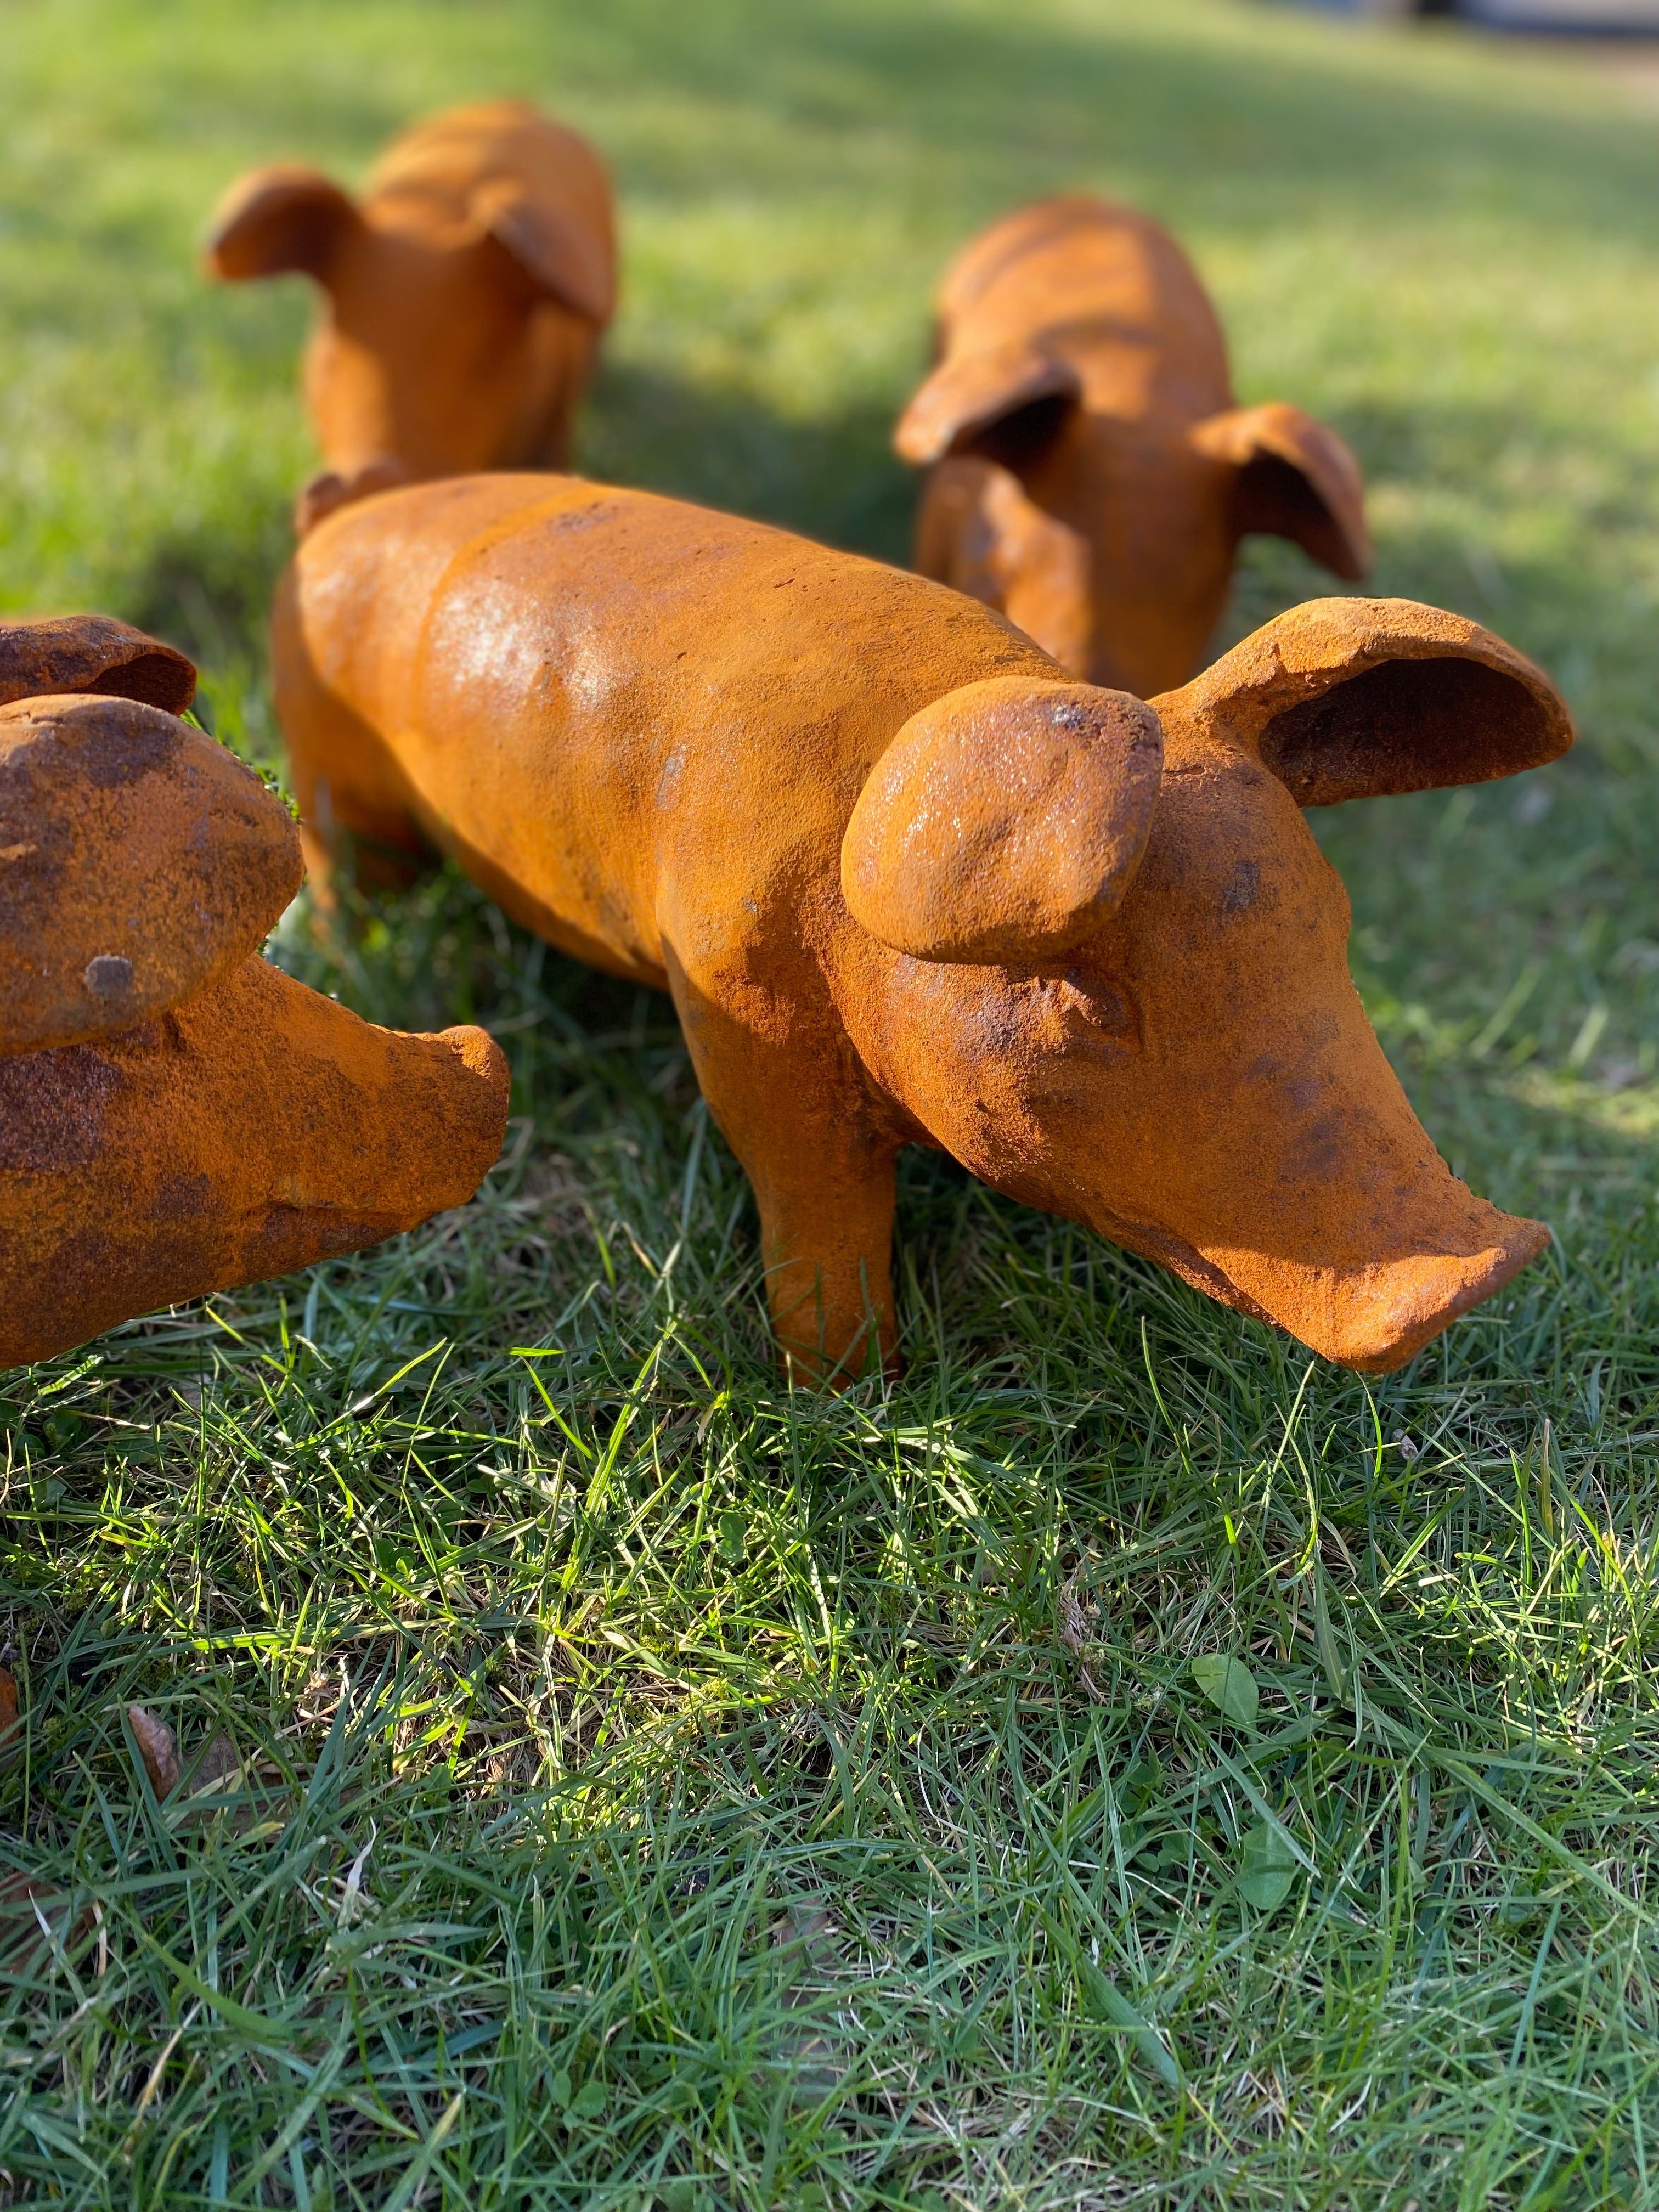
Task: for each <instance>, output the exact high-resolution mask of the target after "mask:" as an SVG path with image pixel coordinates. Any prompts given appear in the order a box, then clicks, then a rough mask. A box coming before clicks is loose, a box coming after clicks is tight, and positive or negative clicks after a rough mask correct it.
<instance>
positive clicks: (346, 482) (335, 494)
mask: <svg viewBox="0 0 1659 2212" xmlns="http://www.w3.org/2000/svg"><path fill="white" fill-rule="evenodd" d="M409 481H410V471H409V470H408V468H407V466H406V465H404V463H403V462H402V461H400V460H398V459H395V458H394V457H393V456H392V455H391V454H389V453H386V454H382V455H381V456H380V458H379V459H376V460H372V461H365V462H364V464H363V465H362V467H361V468H358V469H353V470H351V471H349V473H347V474H344V475H342V473H341V472H340V471H339V470H337V469H325V470H324V471H322V473H321V474H320V475H319V476H314V477H313V478H312V479H311V482H310V483H308V484H307V486H306V487H305V489H304V490H303V491H302V492H301V494H300V496H299V498H298V499H297V500H296V501H295V503H294V532H295V536H296V537H298V538H304V537H305V536H306V535H307V533H308V532H311V531H313V530H314V529H315V528H316V527H317V525H318V524H319V522H322V521H325V520H326V519H327V518H328V516H330V515H331V514H332V513H334V512H335V511H336V509H337V508H338V507H349V506H350V505H351V504H352V503H353V501H356V500H360V499H367V498H368V497H369V495H370V494H371V493H374V492H377V491H394V490H395V489H397V487H398V485H399V484H404V483H408V482H409Z"/></svg>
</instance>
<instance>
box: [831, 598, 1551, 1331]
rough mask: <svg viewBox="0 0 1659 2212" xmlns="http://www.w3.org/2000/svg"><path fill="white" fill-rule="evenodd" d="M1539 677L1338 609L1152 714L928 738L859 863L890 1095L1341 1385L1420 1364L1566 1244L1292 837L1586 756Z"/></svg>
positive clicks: (1067, 693) (866, 794) (864, 1008)
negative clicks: (1280, 1331)
mask: <svg viewBox="0 0 1659 2212" xmlns="http://www.w3.org/2000/svg"><path fill="white" fill-rule="evenodd" d="M1571 736H1572V732H1571V724H1570V722H1569V720H1568V718H1567V714H1566V711H1565V708H1564V707H1563V705H1562V703H1561V702H1560V700H1559V698H1558V696H1556V694H1555V692H1554V691H1553V690H1552V689H1551V687H1550V685H1549V684H1548V683H1547V681H1546V680H1545V678H1543V677H1542V676H1541V674H1540V673H1539V671H1537V670H1536V669H1535V668H1534V667H1533V666H1532V665H1530V663H1528V661H1526V660H1523V659H1522V658H1521V656H1520V655H1519V654H1518V653H1514V652H1512V651H1511V650H1510V648H1509V647H1507V646H1505V645H1504V644H1503V643H1502V641H1500V640H1498V639H1497V638H1495V637H1493V636H1492V635H1490V634H1489V633H1487V632H1486V631H1485V630H1482V629H1478V628H1477V627H1476V626H1475V625H1474V624H1473V623H1467V622H1464V621H1462V620H1461V619H1459V618H1458V617H1455V616H1451V615H1447V614H1442V613H1439V612H1437V611H1435V610H1433V609H1430V608H1425V607H1419V606H1415V605H1412V604H1411V603H1410V602H1408V601H1404V600H1388V599H1383V600H1375V599H1371V600H1367V599H1325V600H1316V601H1314V602H1312V603H1310V605H1306V606H1304V607H1300V608H1298V609H1297V610H1295V611H1293V612H1292V613H1291V614H1289V615H1286V616H1284V617H1280V618H1279V620H1278V621H1276V622H1274V623H1269V624H1268V625H1267V628H1266V629H1261V630H1259V631H1257V632H1256V634H1255V635H1254V636H1253V637H1251V638H1249V639H1248V640H1246V641H1245V642H1244V643H1243V645H1240V646H1238V647H1236V648H1235V649H1234V650H1233V651H1232V652H1231V653H1228V654H1227V655H1226V656H1225V659H1222V660H1220V661H1218V663H1217V664H1216V665H1215V666H1214V667H1212V668H1211V669H1210V670H1208V671H1206V674H1204V675H1203V676H1202V677H1200V678H1198V679H1197V680H1196V681H1194V683H1192V684H1188V685H1187V686H1186V688H1185V689H1184V690H1180V691H1176V692H1172V693H1169V694H1166V695H1165V696H1163V697H1161V698H1158V699H1157V700H1154V701H1153V702H1152V704H1151V705H1145V704H1142V703H1141V702H1139V701H1137V700H1134V699H1132V698H1129V697H1127V696H1124V695H1122V694H1121V693H1115V692H1109V691H1103V690H1095V689H1093V688H1091V687H1089V686H1086V685H1083V684H1068V683H1065V682H1062V681H1059V680H1056V681H1055V682H1054V683H1052V684H1043V683H1042V682H1037V683H1032V682H1031V681H1030V680H1029V679H1027V678H994V679H992V680H990V681H988V682H983V683H979V684H969V685H968V686H966V687H964V688H963V690H958V691H955V692H952V693H951V694H950V695H948V696H946V697H945V698H944V699H941V700H939V701H937V702H934V703H933V705H931V706H929V707H927V708H923V709H922V710H921V712H920V713H918V714H915V715H913V716H912V718H911V719H910V720H909V721H908V722H907V723H906V724H905V726H903V728H902V730H901V731H900V732H899V733H898V735H897V737H896V738H895V739H894V741H893V743H892V744H891V745H890V747H889V749H888V750H887V752H886V753H885V754H884V756H883V757H882V758H881V760H880V761H879V762H878V764H877V766H876V768H875V769H874V770H873V771H872V774H871V775H870V778H869V780H868V781H867V782H866V786H865V788H864V790H863V792H862V793H861V794H860V798H859V800H858V803H857V805H856V806H855V808H854V812H853V815H852V817H851V820H850V822H849V824H848V829H847V832H846V836H845V840H844V842H843V844H842V889H843V892H844V895H845V897H846V901H847V904H848V908H849V909H850V911H851V915H852V916H853V918H854V921H856V922H857V923H859V924H860V925H861V926H862V928H863V930H864V931H865V932H866V933H868V937H869V938H873V939H876V940H878V945H880V946H881V947H883V948H885V951H884V952H877V951H875V949H874V948H873V947H871V948H868V949H867V950H866V952H865V953H864V954H863V955H861V956H860V957H861V958H862V959H863V960H865V961H868V962H870V963H872V968H871V969H869V970H866V972H868V973H871V975H872V985H873V987H872V988H870V989H868V990H866V991H862V992H860V994H858V995H859V1002H860V1009H861V1012H860V1018H857V1019H855V1020H854V1022H853V1023H852V1024H851V1026H852V1027H853V1029H854V1038H855V1042H857V1043H858V1044H859V1046H860V1049H861V1050H862V1051H863V1053H864V1054H865V1056H866V1060H867V1061H868V1062H869V1064H870V1065H871V1066H872V1072H873V1073H875V1074H876V1076H877V1078H878V1080H879V1081H880V1082H881V1083H882V1084H883V1085H884V1088H885V1089H887V1090H888V1091H890V1093H891V1094H892V1095H893V1096H894V1097H896V1098H897V1099H898V1101H899V1102H900V1103H901V1104H902V1106H903V1107H904V1109H906V1110H907V1111H908V1113H909V1114H910V1115H913V1116H914V1117H915V1120H916V1121H919V1122H920V1123H921V1125H922V1126H923V1127H925V1128H926V1129H927V1132H928V1133H930V1134H931V1135H932V1136H933V1138H935V1139H937V1140H938V1141H939V1143H940V1144H942V1145H943V1146H945V1148H946V1149H947V1150H948V1151H950V1152H952V1153H954V1154H955V1156H956V1157H957V1158H958V1159H960V1160H961V1161H962V1162H963V1164H965V1165H966V1166H968V1167H969V1168H970V1169H971V1170H973V1171H974V1173H975V1175H977V1176H980V1177H981V1179H982V1180H983V1181H985V1182H988V1183H990V1184H992V1185H993V1186H994V1188H997V1189H1000V1190H1002V1191H1006V1192H1007V1193H1008V1194H1010V1195H1011V1196H1013V1197H1016V1198H1018V1199H1020V1200H1024V1201H1025V1202H1026V1203H1028V1204H1030V1205H1033V1206H1042V1207H1044V1208H1047V1209H1048V1210H1049V1211H1052V1212H1057V1213H1060V1214H1065V1215H1067V1216H1070V1217H1072V1218H1076V1219H1079V1220H1082V1221H1085V1222H1087V1223H1088V1224H1090V1225H1091V1226H1092V1227H1094V1228H1096V1229H1097V1230H1099V1231H1102V1232H1103V1234H1105V1235H1106V1236H1109V1237H1112V1238H1113V1239H1114V1240H1115V1241H1116V1242H1117V1243H1121V1244H1124V1245H1127V1247H1129V1248H1130V1249H1132V1250H1134V1251H1138V1252H1141V1253H1143V1254H1145V1255H1147V1256H1149V1257H1151V1258H1153V1259H1157V1260H1159V1261H1163V1262H1164V1264H1165V1265H1167V1266H1169V1267H1171V1268H1173V1269H1174V1270H1175V1271H1176V1273H1178V1274H1181V1275H1182V1276H1184V1277H1185V1278H1186V1279H1188V1281H1189V1282H1192V1283H1194V1284H1196V1285H1198V1286H1199V1287H1200V1289H1202V1290H1205V1291H1208V1292H1209V1293H1210V1294H1211V1295H1212V1297H1217V1298H1218V1299H1220V1300H1222V1301H1223V1302H1224V1303H1225V1304H1229V1305H1232V1306H1236V1307H1237V1308H1239V1309H1240V1310H1242V1311H1243V1312H1246V1313H1249V1314H1254V1315H1255V1316H1259V1317H1261V1318H1265V1319H1267V1320H1271V1321H1273V1322H1278V1323H1279V1325H1280V1326H1281V1327H1282V1328H1285V1329H1287V1330H1289V1331H1290V1332H1291V1334H1292V1335H1295V1336H1297V1337H1299V1338H1301V1340H1303V1342H1304V1343H1305V1344H1307V1345H1310V1346H1312V1347H1313V1349H1314V1350H1316V1351H1317V1352H1322V1353H1323V1354H1324V1355H1325V1356H1326V1357H1327V1358H1330V1359H1334V1360H1335V1361H1338V1362H1339V1363H1340V1364H1342V1365H1345V1366H1348V1367H1353V1368H1359V1369H1366V1370H1387V1369H1389V1368H1393V1367H1396V1366H1398V1365H1400V1364H1401V1363H1402V1362H1403V1361H1405V1360H1406V1359H1407V1358H1410V1357H1411V1355H1412V1354H1413V1352H1415V1351H1417V1350H1418V1349H1419V1346H1422V1345H1423V1344H1425V1343H1426V1342H1427V1341H1428V1340H1429V1339H1430V1338H1431V1337H1433V1336H1434V1335H1436V1334H1437V1333H1438V1332H1439V1331H1440V1330H1441V1329H1442V1328H1444V1327H1445V1326H1446V1325H1447V1323H1448V1322H1450V1321H1452V1320H1453V1319H1454V1318H1455V1316H1457V1315H1459V1314H1461V1313H1463V1312H1465V1311H1467V1310H1468V1308H1469V1307H1471V1306H1473V1305H1475V1304H1478V1303H1479V1302H1480V1300H1481V1299H1482V1298H1485V1297H1490V1296H1491V1294H1492V1292H1493V1291H1496V1290H1497V1289H1498V1288H1499V1287H1500V1286H1501V1285H1503V1284H1504V1282H1506V1281H1507V1280H1508V1279H1509V1278H1510V1276H1511V1275H1512V1274H1513V1273H1515V1272H1516V1269H1517V1268H1519V1267H1522V1265H1523V1264H1524V1263H1525V1262H1526V1261H1528V1259H1529V1258H1531V1257H1532V1256H1533V1255H1534V1253H1536V1252H1537V1251H1538V1250H1539V1249H1541V1246H1542V1245H1543V1244H1544V1243H1545V1242H1546V1241H1547V1232H1546V1231H1544V1230H1543V1229H1542V1228H1541V1226H1540V1225H1539V1224H1537V1223H1535V1222H1528V1221H1522V1220H1516V1219H1515V1218H1511V1217H1510V1216H1509V1215H1507V1214H1504V1213H1500V1212H1498V1211H1497V1210H1496V1209H1495V1208H1494V1207H1492V1206H1489V1205H1488V1204H1486V1201H1485V1200H1481V1199H1479V1198H1476V1197H1475V1196H1474V1194H1472V1193H1471V1192H1470V1191H1469V1190H1468V1188H1466V1187H1465V1186H1464V1185H1463V1184H1462V1183H1461V1182H1458V1181H1457V1180H1456V1179H1455V1177H1454V1176H1452V1174H1451V1173H1450V1171H1449V1170H1448V1168H1447V1167H1446V1165H1445V1164H1444V1163H1443V1161H1442V1160H1441V1159H1440V1158H1439V1156H1438V1155H1437V1152H1435V1150H1434V1147H1433V1146H1432V1145H1431V1143H1430V1141H1429V1139H1428V1138H1427V1136H1426V1135H1425V1133H1424V1131H1423V1128H1422V1127H1421V1126H1420V1124H1419V1121H1418V1120H1417V1118H1416V1116H1415V1115H1414V1114H1413V1111H1412V1109H1411V1108H1410V1106H1409V1105H1408V1103H1407V1100H1406V1097H1405V1095H1404V1093H1403V1092H1402V1091H1401V1088H1400V1085H1399V1084H1398V1082H1397V1081H1396V1080H1395V1076H1394V1074H1393V1072H1392V1071H1391V1069H1390V1068H1389V1064H1388V1062H1387V1060H1385V1059H1384V1057H1383V1052H1382V1049H1381V1048H1380V1047H1379V1045H1378V1043H1377V1042H1376V1036H1375V1035H1374V1034H1373V1032H1372V1030H1371V1029H1370V1024H1369V1023H1368V1022H1367V1020H1366V1018H1365V1015H1364V1011H1363V1009H1362V1008H1361V1006H1360V1004H1359V1000H1358V995H1357V994H1356V993H1355V990H1354V987H1353V985H1352V981H1351V980H1350V978H1349V974H1348V966H1347V957H1346V945H1347V935H1348V924H1349V910H1348V902H1347V898H1346V895H1345V893H1344V891H1343V888H1342V885H1341V883H1340V880H1339V878H1337V876H1336V874H1335V872H1334V870H1333V869H1332V868H1331V866H1329V864H1328V862H1327V861H1326V860H1325V859H1324V858H1323V856H1322V854H1321V853H1320V851H1319V848H1318V847H1317V845H1316V843H1315V842H1314V839H1313V836H1312V835H1311V834H1310V830H1309V829H1308V826H1307V824H1306V823H1305V822H1304V820H1303V818H1302V816H1301V813H1300V811H1299V809H1300V808H1301V807H1302V806H1304V805H1330V804H1333V803H1334V802H1335V801H1337V800H1340V799H1355V798H1363V797H1369V796H1372V795H1375V794H1380V793H1396V792H1407V791H1419V790H1424V789H1429V788H1432V787H1437V786H1442V785H1449V784H1457V783H1473V782H1480V781H1485V780H1486V779H1487V778H1489V777H1493V776H1500V775H1511V774H1513V773H1515V772H1516V770H1519V769H1528V768H1533V767H1535V766H1537V765H1539V764H1540V763H1542V762H1544V761H1547V760H1551V759H1553V758H1554V757H1556V755H1558V754H1559V753H1560V752H1562V751H1564V750H1565V748H1566V747H1567V745H1568V744H1571Z"/></svg>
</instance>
